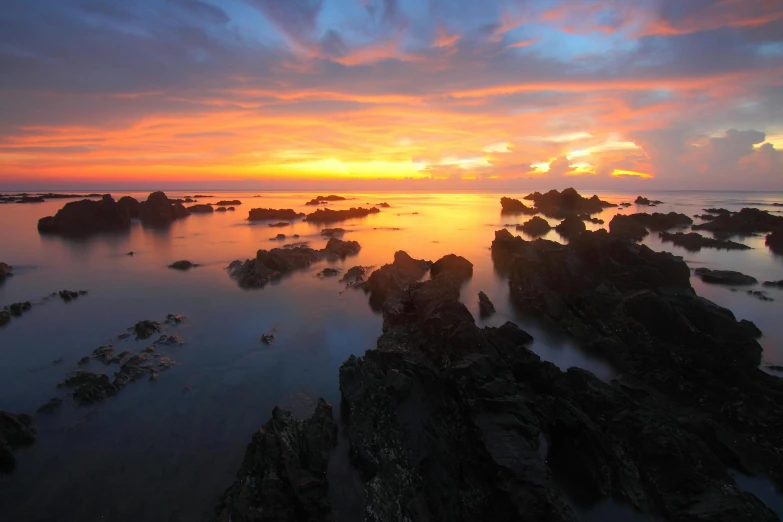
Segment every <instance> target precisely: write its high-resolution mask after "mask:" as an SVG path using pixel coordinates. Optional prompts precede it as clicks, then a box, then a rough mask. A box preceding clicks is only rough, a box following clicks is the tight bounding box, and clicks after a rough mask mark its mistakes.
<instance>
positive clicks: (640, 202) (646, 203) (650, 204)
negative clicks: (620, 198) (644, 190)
mask: <svg viewBox="0 0 783 522" xmlns="http://www.w3.org/2000/svg"><path fill="white" fill-rule="evenodd" d="M634 203H635V204H636V205H641V206H646V207H654V206H656V205H661V204H662V203H663V201H658V200H652V201H651V200H649V199H647V198H645V197H642V196H639V197H637V198H636V200H635V201H634Z"/></svg>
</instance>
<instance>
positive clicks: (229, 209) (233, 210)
mask: <svg viewBox="0 0 783 522" xmlns="http://www.w3.org/2000/svg"><path fill="white" fill-rule="evenodd" d="M226 210H228V211H229V212H236V209H235V208H234V207H228V208H227V209H226Z"/></svg>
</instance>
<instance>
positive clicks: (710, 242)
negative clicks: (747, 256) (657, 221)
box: [659, 232, 750, 252]
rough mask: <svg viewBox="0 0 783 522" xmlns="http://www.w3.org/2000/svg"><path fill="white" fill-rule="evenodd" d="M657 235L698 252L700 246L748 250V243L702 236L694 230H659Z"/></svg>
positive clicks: (663, 239) (662, 239)
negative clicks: (685, 231)
mask: <svg viewBox="0 0 783 522" xmlns="http://www.w3.org/2000/svg"><path fill="white" fill-rule="evenodd" d="M659 236H660V238H661V241H668V242H671V243H674V244H675V245H677V246H681V247H683V248H685V249H686V250H689V251H690V252H698V251H700V250H701V249H702V248H717V249H722V250H750V247H749V246H748V245H743V244H742V243H735V242H734V241H727V240H722V239H712V238H711V237H704V236H702V235H701V234H698V233H696V232H690V233H688V234H684V233H682V232H677V233H675V234H672V233H670V232H661V233H660V234H659Z"/></svg>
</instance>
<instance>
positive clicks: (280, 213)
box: [247, 208, 304, 221]
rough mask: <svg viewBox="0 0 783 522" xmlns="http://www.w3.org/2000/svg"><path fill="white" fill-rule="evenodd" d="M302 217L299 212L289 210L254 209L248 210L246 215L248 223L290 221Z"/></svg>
mask: <svg viewBox="0 0 783 522" xmlns="http://www.w3.org/2000/svg"><path fill="white" fill-rule="evenodd" d="M302 216H304V214H303V213H301V212H296V211H295V210H293V209H291V208H281V209H274V208H254V209H251V210H250V214H249V215H248V218H247V219H248V221H265V220H272V219H276V220H281V219H285V220H292V219H296V218H298V217H302Z"/></svg>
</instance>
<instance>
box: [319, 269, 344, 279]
mask: <svg viewBox="0 0 783 522" xmlns="http://www.w3.org/2000/svg"><path fill="white" fill-rule="evenodd" d="M338 275H340V271H339V270H337V269H336V268H324V269H323V270H321V271H320V272H318V277H334V276H338Z"/></svg>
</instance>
